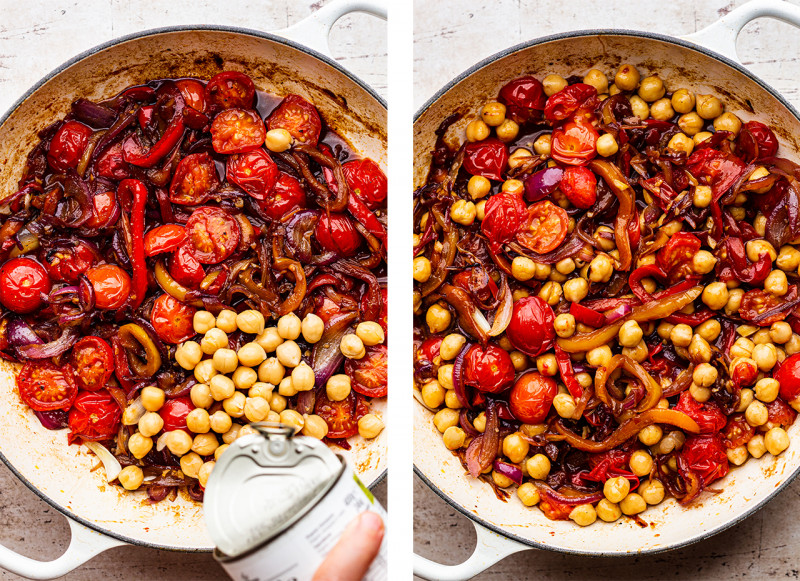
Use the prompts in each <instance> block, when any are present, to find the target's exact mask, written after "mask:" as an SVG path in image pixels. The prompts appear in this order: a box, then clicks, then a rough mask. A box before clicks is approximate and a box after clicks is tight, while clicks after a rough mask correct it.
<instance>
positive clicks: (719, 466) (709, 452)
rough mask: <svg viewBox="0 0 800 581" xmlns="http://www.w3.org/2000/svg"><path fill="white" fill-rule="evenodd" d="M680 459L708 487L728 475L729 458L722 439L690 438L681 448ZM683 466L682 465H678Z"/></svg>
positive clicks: (717, 437)
mask: <svg viewBox="0 0 800 581" xmlns="http://www.w3.org/2000/svg"><path fill="white" fill-rule="evenodd" d="M679 456H680V458H681V459H682V460H683V465H684V466H685V467H686V469H687V470H690V471H692V472H693V473H694V474H696V475H697V476H698V477H699V478H700V479H701V480H702V482H703V485H704V486H708V485H709V484H711V483H712V482H714V481H715V480H717V479H719V478H722V477H723V476H725V475H726V474H727V473H728V456H727V454H725V445H724V444H723V443H722V438H721V437H720V436H719V435H717V434H715V435H713V436H689V437H688V438H687V439H686V443H685V444H684V445H683V448H681V451H680V454H679ZM678 466H681V463H679V464H678Z"/></svg>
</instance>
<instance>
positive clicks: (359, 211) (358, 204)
mask: <svg viewBox="0 0 800 581" xmlns="http://www.w3.org/2000/svg"><path fill="white" fill-rule="evenodd" d="M347 211H348V212H350V214H351V215H352V216H353V218H355V219H356V220H358V221H359V222H360V223H361V225H362V226H364V228H366V229H367V230H368V231H369V233H370V234H372V235H373V236H374V237H375V238H377V239H378V240H380V242H381V244H382V245H383V246H386V229H385V228H384V227H383V224H381V223H380V221H379V220H378V218H377V217H376V216H375V214H373V213H372V210H370V209H369V208H367V205H366V204H365V203H364V202H362V201H361V200H359V199H358V198H357V197H355V196H348V198H347Z"/></svg>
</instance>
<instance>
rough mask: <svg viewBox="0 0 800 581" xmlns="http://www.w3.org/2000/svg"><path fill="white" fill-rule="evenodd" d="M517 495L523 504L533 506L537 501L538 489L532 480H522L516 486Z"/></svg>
mask: <svg viewBox="0 0 800 581" xmlns="http://www.w3.org/2000/svg"><path fill="white" fill-rule="evenodd" d="M517 496H518V497H519V499H520V500H521V501H522V504H524V505H525V506H535V505H536V504H538V502H539V490H538V489H537V488H536V486H535V485H534V484H533V483H532V482H524V483H522V484H521V485H520V486H518V487H517Z"/></svg>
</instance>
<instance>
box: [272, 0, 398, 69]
mask: <svg viewBox="0 0 800 581" xmlns="http://www.w3.org/2000/svg"><path fill="white" fill-rule="evenodd" d="M351 12H366V13H367V14H372V15H373V16H377V17H378V18H381V19H383V20H386V15H387V5H386V0H333V1H332V2H328V3H326V4H325V5H324V6H323V7H322V8H320V9H319V10H316V11H314V12H312V13H311V15H310V16H307V17H306V18H304V19H303V20H301V21H300V22H298V23H297V24H293V25H292V26H290V27H288V28H284V29H282V30H276V31H275V34H277V35H278V36H283V37H284V38H288V39H289V40H293V41H295V42H297V43H299V44H302V45H304V46H307V47H309V48H311V49H313V50H315V51H317V52H319V53H322V54H324V55H325V56H327V57H330V58H333V56H332V55H331V49H330V46H329V45H328V36H329V35H330V32H331V28H333V25H334V24H335V23H336V21H337V20H339V19H340V18H341V17H342V16H345V15H347V14H350V13H351Z"/></svg>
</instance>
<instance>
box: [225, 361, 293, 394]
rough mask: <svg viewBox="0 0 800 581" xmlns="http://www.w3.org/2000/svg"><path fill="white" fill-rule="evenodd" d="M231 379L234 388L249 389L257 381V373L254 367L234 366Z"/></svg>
mask: <svg viewBox="0 0 800 581" xmlns="http://www.w3.org/2000/svg"><path fill="white" fill-rule="evenodd" d="M232 379H233V385H234V386H235V387H236V389H250V388H251V387H253V385H255V383H256V382H257V381H258V374H257V373H256V371H255V369H252V368H251V367H244V366H242V367H237V368H236V371H234V372H233V376H232ZM298 391H300V390H298Z"/></svg>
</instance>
